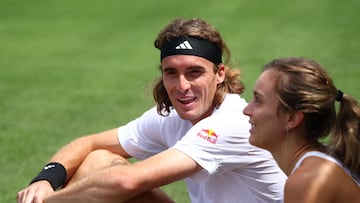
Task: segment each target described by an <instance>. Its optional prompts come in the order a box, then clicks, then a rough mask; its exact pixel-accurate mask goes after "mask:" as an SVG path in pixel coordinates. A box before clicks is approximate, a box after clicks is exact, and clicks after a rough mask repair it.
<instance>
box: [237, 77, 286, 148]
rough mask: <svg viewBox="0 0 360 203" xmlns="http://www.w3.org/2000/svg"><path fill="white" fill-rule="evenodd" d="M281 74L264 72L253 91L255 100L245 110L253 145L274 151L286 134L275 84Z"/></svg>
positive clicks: (283, 116)
mask: <svg viewBox="0 0 360 203" xmlns="http://www.w3.org/2000/svg"><path fill="white" fill-rule="evenodd" d="M278 77H279V73H277V72H275V71H274V70H266V71H264V72H263V73H262V74H261V75H260V76H259V78H258V79H257V81H256V83H255V87H254V91H253V94H254V95H253V99H252V101H251V102H250V103H249V104H248V105H247V107H246V108H245V109H244V111H243V112H244V114H245V115H247V116H249V117H250V120H249V122H250V124H251V129H250V134H251V136H250V138H249V141H250V143H251V144H253V145H255V146H258V147H261V148H264V149H267V150H269V151H272V149H274V147H276V145H278V144H279V143H281V139H284V138H285V137H286V136H283V135H284V134H285V133H286V130H285V128H286V122H285V120H286V119H285V118H286V117H285V113H284V112H283V111H280V110H278V106H279V104H280V102H279V100H278V99H277V92H276V89H275V83H276V80H277V78H278Z"/></svg>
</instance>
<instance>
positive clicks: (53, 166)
mask: <svg viewBox="0 0 360 203" xmlns="http://www.w3.org/2000/svg"><path fill="white" fill-rule="evenodd" d="M40 180H47V181H48V182H49V183H50V185H51V186H52V188H53V189H54V191H55V190H56V189H58V188H59V187H60V186H62V185H64V183H65V181H66V169H65V167H64V166H63V165H62V164H60V163H57V162H51V163H48V164H46V165H45V166H44V168H43V169H42V171H40V173H39V174H38V175H37V176H36V177H35V178H34V179H32V180H31V182H30V184H32V183H34V182H37V181H40Z"/></svg>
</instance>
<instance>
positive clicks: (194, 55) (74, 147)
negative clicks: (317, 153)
mask: <svg viewBox="0 0 360 203" xmlns="http://www.w3.org/2000/svg"><path fill="white" fill-rule="evenodd" d="M155 47H156V48H158V49H159V50H160V51H161V65H160V70H161V73H162V76H161V78H159V80H158V82H157V83H156V84H155V86H154V91H153V95H154V99H155V101H156V103H157V106H156V107H154V108H152V109H150V110H148V111H146V112H145V113H144V114H143V115H142V116H140V117H139V118H137V119H135V120H133V121H131V122H129V123H128V124H126V125H123V126H121V127H119V128H117V129H113V130H109V131H106V132H102V133H99V134H94V135H90V136H85V137H80V138H78V139H76V140H74V141H73V142H71V143H70V144H68V145H66V146H65V147H63V148H62V149H61V150H60V151H59V152H58V153H56V154H55V155H54V156H53V157H52V159H51V160H50V163H49V164H47V165H46V166H45V168H44V169H43V171H42V172H41V173H40V174H39V175H38V176H37V177H36V178H35V179H34V180H33V181H32V184H31V185H30V186H28V187H27V188H25V189H24V190H22V191H20V192H19V193H18V202H23V203H27V202H29V203H30V202H32V201H33V200H35V201H34V202H42V200H43V199H44V202H46V203H53V202H86V203H88V202H126V201H128V202H136V201H138V202H140V201H142V200H143V201H144V199H146V202H151V200H153V201H154V202H167V201H171V200H170V198H168V197H167V196H166V195H165V194H164V193H162V192H161V191H159V190H157V189H154V188H158V187H160V186H162V185H166V184H169V183H172V182H175V181H177V180H180V179H184V178H186V182H187V187H188V191H189V194H190V198H191V201H192V202H207V203H208V202H217V203H218V202H281V201H282V197H283V186H284V183H285V179H286V176H285V175H284V174H283V173H282V172H281V170H280V169H279V168H278V166H277V165H276V163H275V161H274V160H273V158H272V157H271V155H270V154H269V153H268V152H267V151H264V150H261V149H259V148H256V147H254V146H252V145H250V144H249V142H248V137H249V129H250V126H249V123H248V121H247V118H246V117H245V116H244V115H243V113H242V110H243V108H244V107H245V106H246V102H245V100H244V99H242V98H241V97H240V94H242V92H243V90H244V86H243V84H242V82H241V81H240V80H239V75H240V72H239V71H238V70H236V69H232V68H231V67H229V66H227V65H225V64H226V63H227V62H228V61H229V58H230V51H229V49H228V48H227V46H226V44H225V42H224V41H223V40H222V38H221V36H220V34H219V33H218V31H216V30H215V28H214V27H213V26H211V25H209V24H208V23H207V22H205V21H203V20H200V19H189V20H185V19H175V20H174V21H172V22H171V23H170V24H168V25H167V26H166V27H165V28H164V29H163V30H162V31H160V33H159V35H158V37H157V39H156V40H155ZM223 55H224V56H225V57H226V58H227V60H226V61H225V63H223V62H222V56H223ZM122 157H124V158H129V157H135V158H137V159H140V160H143V161H139V162H137V163H135V164H128V163H127V162H126V160H125V159H124V158H122ZM64 183H65V187H64V188H63V189H60V190H58V191H56V192H54V190H55V189H57V188H58V187H59V186H61V185H63V184H64Z"/></svg>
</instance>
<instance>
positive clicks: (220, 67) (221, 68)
mask: <svg viewBox="0 0 360 203" xmlns="http://www.w3.org/2000/svg"><path fill="white" fill-rule="evenodd" d="M225 72H226V71H225V65H224V64H222V63H221V64H220V65H218V70H217V73H216V74H217V84H220V83H222V82H224V80H225Z"/></svg>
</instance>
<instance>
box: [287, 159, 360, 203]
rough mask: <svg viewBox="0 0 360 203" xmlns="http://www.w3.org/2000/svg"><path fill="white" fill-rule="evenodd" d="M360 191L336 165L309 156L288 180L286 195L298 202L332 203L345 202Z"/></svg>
mask: <svg viewBox="0 0 360 203" xmlns="http://www.w3.org/2000/svg"><path fill="white" fill-rule="evenodd" d="M355 186H356V187H355ZM357 190H358V191H357ZM359 190H360V189H359V188H358V187H357V185H356V184H355V183H354V182H353V181H352V179H351V178H350V177H349V176H348V175H347V173H346V172H345V171H344V170H343V169H342V168H341V167H340V166H338V165H337V164H336V163H334V162H332V161H329V160H327V159H323V158H320V157H317V156H309V157H306V158H305V159H304V160H303V162H302V163H301V165H300V166H299V168H298V169H297V170H296V171H295V172H294V173H293V174H292V175H291V176H290V177H289V178H288V181H287V183H286V186H285V195H286V196H287V197H288V198H294V199H296V200H299V199H303V202H330V200H334V199H339V200H342V201H343V200H344V198H346V196H347V195H349V194H352V192H356V191H357V192H359ZM286 193H287V194H286ZM358 194H359V193H358ZM355 196H356V195H355ZM357 196H358V197H359V195H357Z"/></svg>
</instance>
